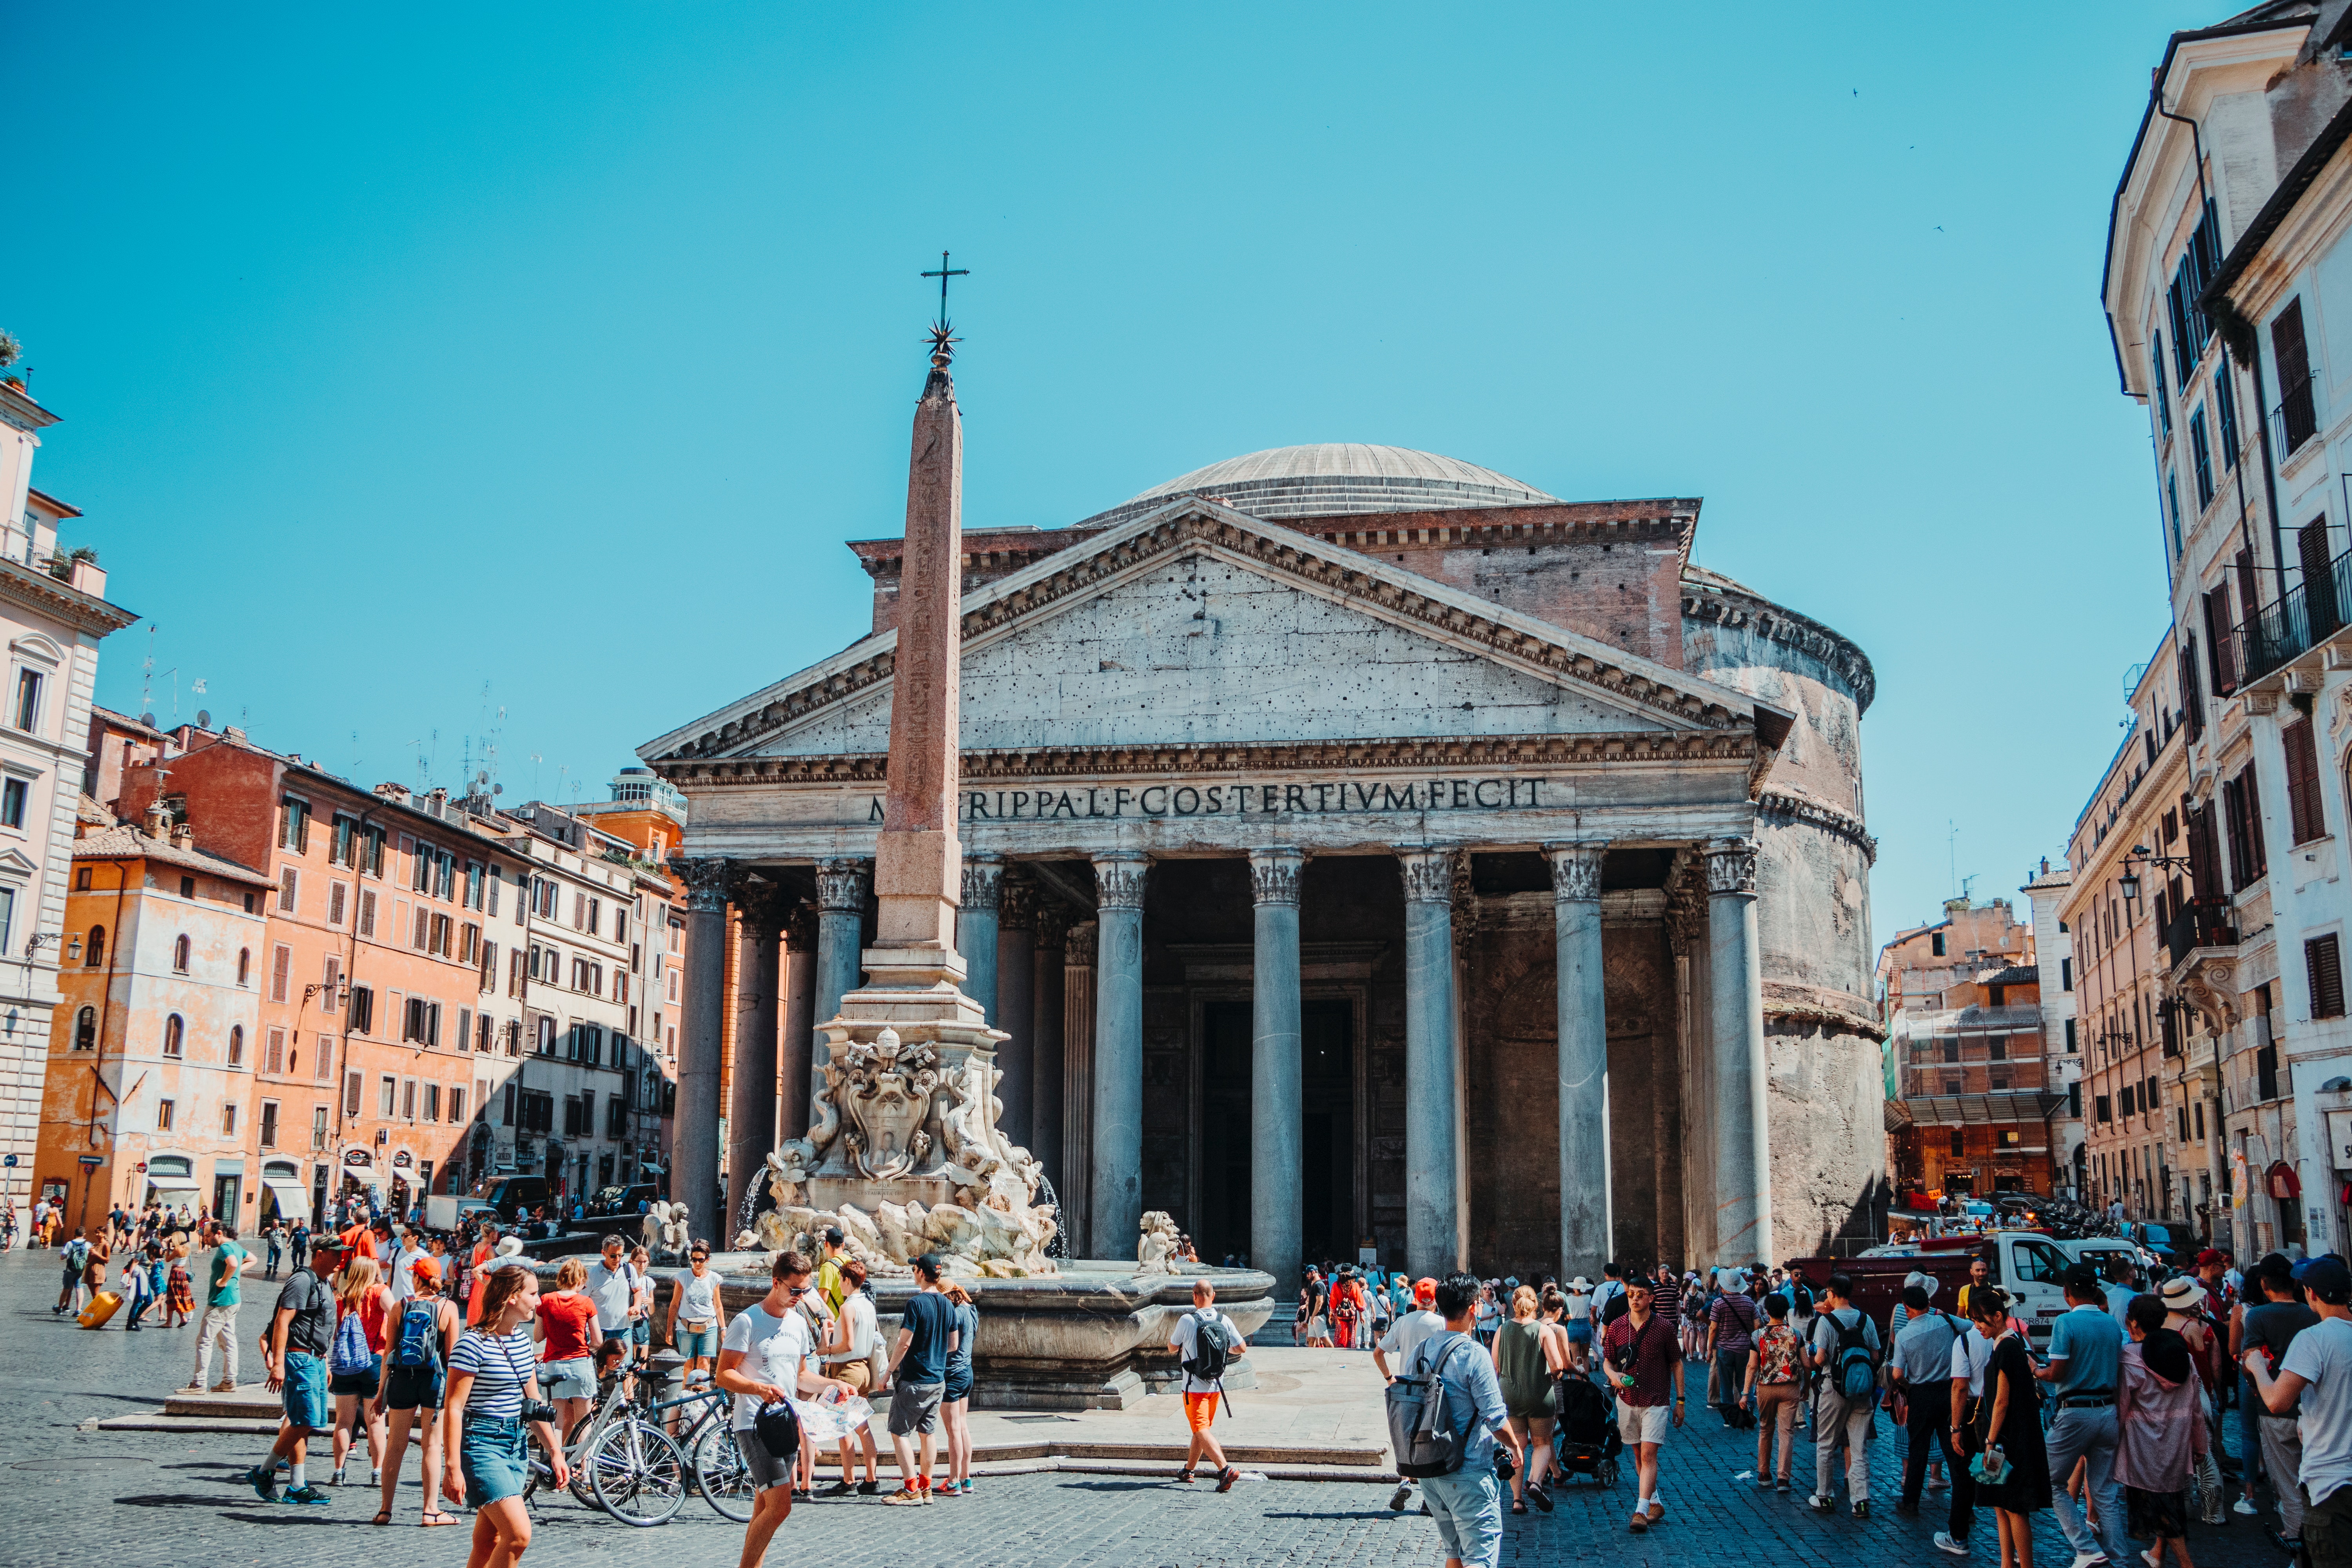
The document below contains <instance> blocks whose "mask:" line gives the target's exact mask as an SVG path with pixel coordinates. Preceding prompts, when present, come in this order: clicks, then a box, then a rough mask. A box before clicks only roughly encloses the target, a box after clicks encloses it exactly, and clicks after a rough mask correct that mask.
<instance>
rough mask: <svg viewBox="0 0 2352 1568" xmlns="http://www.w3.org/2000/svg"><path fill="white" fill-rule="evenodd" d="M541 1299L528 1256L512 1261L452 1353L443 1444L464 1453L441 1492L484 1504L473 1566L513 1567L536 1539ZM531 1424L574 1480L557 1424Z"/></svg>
mask: <svg viewBox="0 0 2352 1568" xmlns="http://www.w3.org/2000/svg"><path fill="white" fill-rule="evenodd" d="M538 1307H539V1278H538V1276H536V1275H534V1274H533V1273H532V1272H531V1271H530V1268H527V1267H525V1266H524V1265H522V1264H520V1263H509V1264H507V1265H506V1266H505V1267H503V1268H499V1270H498V1272H496V1273H495V1274H493V1275H491V1276H490V1279H489V1284H488V1288H487V1289H484V1290H483V1292H482V1317H481V1321H480V1322H479V1323H478V1325H477V1326H475V1327H473V1328H470V1329H467V1331H466V1332H465V1334H464V1336H463V1337H462V1338H460V1339H459V1340H458V1341H457V1349H456V1350H455V1351H453V1352H450V1355H449V1389H448V1393H447V1394H446V1397H445V1400H444V1404H443V1407H442V1408H443V1411H444V1419H445V1420H446V1423H447V1424H446V1426H444V1428H443V1437H442V1442H443V1448H442V1451H443V1452H444V1453H454V1454H456V1455H457V1458H458V1463H457V1465H456V1466H454V1467H452V1468H450V1470H449V1472H448V1474H446V1476H444V1477H443V1478H442V1480H441V1492H442V1495H443V1496H444V1497H446V1498H447V1499H448V1500H450V1501H451V1502H465V1503H467V1504H470V1505H471V1506H472V1507H473V1508H474V1509H475V1510H477V1511H476V1512H475V1515H474V1549H473V1552H471V1553H470V1554H469V1555H468V1556H467V1568H506V1565H507V1564H510V1563H513V1562H515V1561H516V1560H517V1559H518V1558H520V1556H521V1555H522V1553H523V1549H524V1548H525V1547H527V1546H529V1545H530V1510H528V1509H527V1508H526V1507H525V1506H524V1503H523V1500H522V1489H523V1484H524V1481H525V1479H526V1478H527V1477H528V1475H529V1474H530V1446H529V1445H530V1440H529V1438H528V1437H527V1436H525V1435H524V1426H523V1419H522V1412H523V1402H524V1401H525V1400H529V1401H530V1403H532V1404H533V1405H537V1404H539V1403H540V1394H539V1366H538V1354H537V1352H535V1350H534V1349H533V1348H532V1345H531V1339H530V1323H531V1317H532V1314H533V1313H534V1312H535V1311H536V1310H538ZM530 1426H531V1427H532V1428H533V1429H534V1430H536V1431H537V1432H538V1433H539V1440H540V1443H541V1446H542V1447H545V1448H546V1450H547V1452H548V1456H549V1458H551V1460H552V1461H553V1463H554V1468H555V1484H556V1487H557V1488H558V1489H562V1488H563V1487H567V1486H569V1485H571V1484H572V1475H571V1471H570V1469H569V1468H568V1467H567V1466H566V1465H565V1464H564V1462H563V1444H562V1440H561V1439H559V1438H558V1437H557V1436H556V1433H555V1428H554V1427H553V1426H551V1425H550V1424H549V1423H547V1422H545V1421H533V1422H531V1423H530ZM461 1472H462V1473H463V1475H464V1477H465V1486H464V1487H463V1489H460V1488H459V1486H458V1476H459V1474H460V1473H461Z"/></svg>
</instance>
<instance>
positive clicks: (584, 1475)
mask: <svg viewBox="0 0 2352 1568" xmlns="http://www.w3.org/2000/svg"><path fill="white" fill-rule="evenodd" d="M596 1417H597V1413H596V1412H595V1411H593V1410H591V1411H590V1412H589V1413H588V1414H587V1415H583V1416H582V1417H581V1418H580V1419H579V1420H577V1421H574V1422H573V1423H572V1430H571V1431H569V1432H566V1433H565V1434H564V1435H563V1457H564V1460H565V1462H566V1463H568V1464H570V1465H571V1467H572V1497H573V1499H575V1500H577V1501H578V1502H579V1504H580V1506H581V1507H582V1508H593V1509H600V1510H601V1509H602V1508H603V1507H604V1504H603V1503H601V1502H598V1501H597V1500H596V1494H595V1492H594V1491H593V1489H591V1488H590V1487H589V1485H588V1452H587V1442H586V1438H587V1436H588V1429H589V1428H590V1427H592V1426H595V1425H596ZM536 1458H537V1459H538V1462H539V1463H540V1464H541V1466H542V1467H544V1468H545V1469H546V1472H547V1475H548V1477H549V1479H550V1480H551V1481H552V1479H553V1477H554V1475H555V1467H554V1466H552V1465H550V1464H548V1463H547V1460H546V1456H545V1455H537V1456H536Z"/></svg>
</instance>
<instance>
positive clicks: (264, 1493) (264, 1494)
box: [245, 1465, 278, 1502]
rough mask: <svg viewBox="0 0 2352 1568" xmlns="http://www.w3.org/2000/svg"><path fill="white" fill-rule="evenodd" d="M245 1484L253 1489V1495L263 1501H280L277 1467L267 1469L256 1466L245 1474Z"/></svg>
mask: <svg viewBox="0 0 2352 1568" xmlns="http://www.w3.org/2000/svg"><path fill="white" fill-rule="evenodd" d="M245 1484H246V1485H247V1486H249V1487H251V1488H252V1489H253V1495H254V1496H256V1497H257V1498H259V1499H260V1500H262V1501H264V1502H276V1501H277V1500H278V1468H277V1467H276V1466H275V1465H272V1466H269V1467H268V1468H264V1467H262V1466H260V1465H256V1466H254V1468H251V1469H249V1470H247V1471H246V1472H245Z"/></svg>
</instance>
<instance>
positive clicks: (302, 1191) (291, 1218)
mask: <svg viewBox="0 0 2352 1568" xmlns="http://www.w3.org/2000/svg"><path fill="white" fill-rule="evenodd" d="M261 1184H262V1186H263V1187H264V1188H265V1189H267V1190H268V1194H269V1195H270V1196H271V1197H273V1198H276V1199H277V1200H278V1214H279V1215H282V1216H283V1217H284V1218H285V1219H286V1221H287V1223H289V1225H308V1224H309V1223H310V1189H309V1188H307V1187H305V1186H303V1185H302V1184H300V1183H299V1182H291V1181H289V1180H287V1179H286V1178H285V1177H284V1176H264V1177H262V1178H261Z"/></svg>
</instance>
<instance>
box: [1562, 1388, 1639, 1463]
mask: <svg viewBox="0 0 2352 1568" xmlns="http://www.w3.org/2000/svg"><path fill="white" fill-rule="evenodd" d="M1552 1433H1553V1436H1552V1446H1553V1447H1554V1449H1555V1450H1556V1451H1557V1456H1558V1458H1559V1468H1560V1473H1561V1474H1562V1475H1566V1476H1591V1478H1592V1479H1594V1480H1596V1481H1598V1482H1600V1483H1601V1485H1602V1486H1604V1487H1613V1486H1615V1485H1616V1484H1617V1456H1618V1454H1619V1453H1620V1452H1622V1450H1623V1448H1624V1447H1625V1443H1624V1439H1623V1438H1622V1437H1620V1436H1618V1435H1617V1423H1616V1421H1615V1420H1614V1419H1612V1416H1611V1413H1610V1409H1609V1396H1608V1395H1607V1394H1603V1393H1601V1390H1600V1389H1599V1388H1597V1387H1596V1386H1594V1384H1593V1383H1592V1381H1591V1379H1590V1378H1584V1377H1578V1376H1576V1375H1575V1374H1574V1373H1570V1374H1569V1375H1567V1376H1565V1377H1562V1378H1561V1379H1560V1380H1559V1420H1558V1421H1556V1422H1555V1423H1554V1424H1553V1426H1552Z"/></svg>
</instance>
